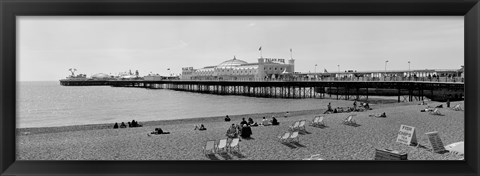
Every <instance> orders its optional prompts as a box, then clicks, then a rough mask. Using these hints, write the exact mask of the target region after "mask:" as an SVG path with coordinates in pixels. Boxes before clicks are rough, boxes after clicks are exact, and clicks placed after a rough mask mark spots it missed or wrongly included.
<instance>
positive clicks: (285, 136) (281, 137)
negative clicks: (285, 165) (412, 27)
mask: <svg viewBox="0 0 480 176" xmlns="http://www.w3.org/2000/svg"><path fill="white" fill-rule="evenodd" d="M289 137H290V132H286V133H284V134H283V135H280V136H277V138H278V140H279V141H280V142H288V138H289Z"/></svg>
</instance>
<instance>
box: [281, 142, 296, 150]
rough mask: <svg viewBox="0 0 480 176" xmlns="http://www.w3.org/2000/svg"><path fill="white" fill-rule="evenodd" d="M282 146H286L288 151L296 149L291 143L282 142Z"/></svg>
mask: <svg viewBox="0 0 480 176" xmlns="http://www.w3.org/2000/svg"><path fill="white" fill-rule="evenodd" d="M282 144H283V145H286V146H287V147H289V148H290V149H296V148H297V146H296V145H293V144H292V143H290V142H282Z"/></svg>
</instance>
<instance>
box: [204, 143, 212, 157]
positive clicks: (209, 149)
mask: <svg viewBox="0 0 480 176" xmlns="http://www.w3.org/2000/svg"><path fill="white" fill-rule="evenodd" d="M203 154H204V155H208V154H215V141H207V144H206V145H205V147H203Z"/></svg>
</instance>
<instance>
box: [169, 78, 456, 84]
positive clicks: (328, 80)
mask: <svg viewBox="0 0 480 176" xmlns="http://www.w3.org/2000/svg"><path fill="white" fill-rule="evenodd" d="M178 81H183V80H178ZM188 81H239V82H242V81H248V82H252V81H258V82H288V81H302V82H306V81H308V82H334V81H341V82H346V81H349V82H350V81H351V82H438V83H463V81H464V79H463V78H448V77H443V78H442V77H440V78H427V77H417V78H403V77H384V78H367V77H351V78H289V79H271V78H266V79H193V80H188Z"/></svg>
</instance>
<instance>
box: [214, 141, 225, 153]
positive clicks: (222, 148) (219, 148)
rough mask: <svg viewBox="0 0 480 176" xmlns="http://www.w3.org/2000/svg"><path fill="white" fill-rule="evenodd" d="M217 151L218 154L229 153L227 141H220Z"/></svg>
mask: <svg viewBox="0 0 480 176" xmlns="http://www.w3.org/2000/svg"><path fill="white" fill-rule="evenodd" d="M215 150H216V153H220V152H227V139H220V141H219V142H218V145H217V146H216V148H215Z"/></svg>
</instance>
